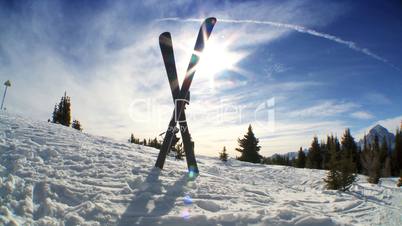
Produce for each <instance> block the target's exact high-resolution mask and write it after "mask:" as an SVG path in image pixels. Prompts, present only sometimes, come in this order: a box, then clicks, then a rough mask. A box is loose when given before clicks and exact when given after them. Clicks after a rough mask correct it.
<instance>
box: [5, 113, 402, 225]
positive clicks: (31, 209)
mask: <svg viewBox="0 0 402 226" xmlns="http://www.w3.org/2000/svg"><path fill="white" fill-rule="evenodd" d="M157 153H158V150H156V149H153V148H148V147H142V146H138V145H134V144H127V143H120V142H117V141H114V140H111V139H108V138H104V137H97V136H92V135H88V134H85V133H81V132H79V131H76V130H73V129H71V128H66V127H63V126H60V125H54V124H51V123H47V122H37V121H33V120H29V119H26V118H23V117H20V116H16V115H11V114H6V113H0V225H135V224H139V225H157V224H163V225H320V226H322V225H324V226H325V225H379V224H381V225H402V219H401V218H402V216H401V213H402V189H401V188H396V187H395V183H396V178H393V179H386V180H382V184H381V185H370V184H367V183H365V178H364V177H363V176H362V177H360V182H358V183H357V184H356V185H355V186H354V187H353V188H352V191H351V192H348V193H340V192H336V191H328V190H324V188H323V187H324V184H323V182H322V178H323V177H324V175H325V171H319V170H309V169H295V168H292V167H283V166H266V165H258V164H248V163H242V162H239V161H236V160H230V161H228V163H227V164H222V163H221V162H220V161H219V160H217V159H215V158H210V157H203V156H197V157H198V162H199V167H200V171H201V175H200V176H199V177H197V178H196V179H192V178H190V177H189V175H188V174H187V172H186V166H185V161H175V160H174V159H173V158H171V159H168V160H167V161H166V165H165V169H164V170H163V171H159V170H156V169H155V168H154V167H153V165H154V162H155V160H156V155H157Z"/></svg>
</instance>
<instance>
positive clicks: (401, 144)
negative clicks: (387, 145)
mask: <svg viewBox="0 0 402 226" xmlns="http://www.w3.org/2000/svg"><path fill="white" fill-rule="evenodd" d="M391 161H392V162H391V163H392V175H393V176H398V175H399V174H400V172H401V171H402V123H401V128H400V129H397V130H396V134H395V149H394V151H393V152H392V160H391Z"/></svg>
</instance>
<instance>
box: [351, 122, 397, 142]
mask: <svg viewBox="0 0 402 226" xmlns="http://www.w3.org/2000/svg"><path fill="white" fill-rule="evenodd" d="M375 136H377V137H378V141H379V142H380V144H381V143H382V142H383V140H384V138H385V140H386V141H387V144H388V145H389V147H390V148H391V147H393V146H394V144H395V135H394V134H393V133H391V132H389V131H388V130H387V129H386V128H385V127H384V126H382V125H380V124H377V125H375V126H374V127H373V128H371V129H370V131H369V133H368V134H366V139H367V143H368V144H371V143H373V141H374V138H375ZM363 144H364V141H363V139H361V140H360V141H359V142H358V145H359V146H361V147H362V146H363Z"/></svg>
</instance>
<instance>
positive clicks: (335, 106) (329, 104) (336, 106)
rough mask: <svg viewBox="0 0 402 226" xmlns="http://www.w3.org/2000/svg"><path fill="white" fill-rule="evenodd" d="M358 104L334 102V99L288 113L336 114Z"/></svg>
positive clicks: (295, 114) (309, 115) (305, 115)
mask: <svg viewBox="0 0 402 226" xmlns="http://www.w3.org/2000/svg"><path fill="white" fill-rule="evenodd" d="M358 106H359V105H357V104H355V103H351V102H344V103H342V102H341V103H336V102H335V101H331V100H329V101H323V102H322V103H319V104H317V105H315V106H312V107H307V108H304V109H301V110H296V111H293V112H290V113H289V116H292V117H328V116H336V115H339V114H342V113H345V112H349V111H351V110H353V109H355V108H357V107H358Z"/></svg>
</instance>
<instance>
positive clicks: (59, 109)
mask: <svg viewBox="0 0 402 226" xmlns="http://www.w3.org/2000/svg"><path fill="white" fill-rule="evenodd" d="M52 122H53V123H59V124H61V125H64V126H70V125H71V101H70V97H69V96H67V94H66V92H64V96H63V97H61V100H60V102H59V104H58V105H56V106H55V107H54V110H53V114H52Z"/></svg>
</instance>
